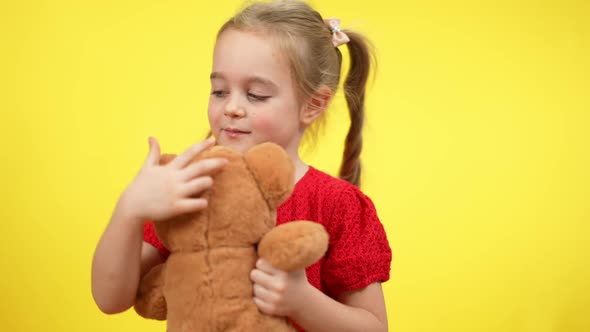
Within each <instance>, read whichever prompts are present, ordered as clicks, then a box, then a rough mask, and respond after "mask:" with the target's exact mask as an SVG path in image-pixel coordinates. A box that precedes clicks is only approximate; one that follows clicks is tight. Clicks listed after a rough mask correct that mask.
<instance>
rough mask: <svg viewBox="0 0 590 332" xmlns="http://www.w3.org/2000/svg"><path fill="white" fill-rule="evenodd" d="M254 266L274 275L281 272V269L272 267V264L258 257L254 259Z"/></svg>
mask: <svg viewBox="0 0 590 332" xmlns="http://www.w3.org/2000/svg"><path fill="white" fill-rule="evenodd" d="M256 268H257V269H259V270H261V271H264V272H266V273H268V274H271V275H276V274H280V273H281V272H283V271H281V270H279V269H277V268H275V267H273V266H272V265H270V264H269V263H268V262H267V261H265V260H264V259H262V258H259V259H258V261H256Z"/></svg>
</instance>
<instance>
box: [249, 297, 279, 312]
mask: <svg viewBox="0 0 590 332" xmlns="http://www.w3.org/2000/svg"><path fill="white" fill-rule="evenodd" d="M253 300H254V304H256V306H257V307H258V309H260V311H262V312H264V313H265V314H269V315H274V314H275V313H274V306H272V305H270V304H268V303H266V302H264V301H262V300H261V299H259V298H256V297H255V298H254V299H253Z"/></svg>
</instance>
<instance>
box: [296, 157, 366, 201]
mask: <svg viewBox="0 0 590 332" xmlns="http://www.w3.org/2000/svg"><path fill="white" fill-rule="evenodd" d="M295 191H297V192H299V193H302V194H311V193H313V194H314V196H315V195H317V196H319V197H322V198H326V199H328V200H334V201H340V202H342V201H341V200H342V199H345V200H351V199H352V200H360V201H370V200H371V199H370V198H369V197H368V196H367V195H366V194H365V193H363V192H362V191H361V190H360V189H359V188H358V187H357V186H355V185H353V184H351V183H350V182H347V181H345V180H342V179H340V178H337V177H334V176H332V175H330V174H328V173H325V172H323V171H321V170H319V169H317V168H315V167H313V166H309V170H308V171H307V173H305V175H304V176H303V177H302V178H301V180H299V182H297V184H296V185H295Z"/></svg>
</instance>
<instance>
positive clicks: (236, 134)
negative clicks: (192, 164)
mask: <svg viewBox="0 0 590 332" xmlns="http://www.w3.org/2000/svg"><path fill="white" fill-rule="evenodd" d="M300 110H301V104H300V103H299V102H298V100H297V97H296V90H295V85H294V82H293V81H292V79H291V73H290V69H289V65H288V62H287V59H285V58H284V57H283V56H281V54H279V52H278V51H277V50H276V49H275V48H274V47H273V44H272V42H271V41H270V39H268V38H265V35H262V34H256V33H253V32H242V31H239V30H236V29H228V30H226V31H224V32H223V33H222V34H221V35H220V36H219V39H218V40H217V44H216V45H215V51H214V54H213V70H212V72H211V96H210V99H209V124H210V126H211V131H212V133H213V135H214V136H215V138H216V139H217V143H218V144H220V145H224V146H229V147H232V148H234V149H236V150H238V151H240V152H245V151H247V150H248V149H249V148H251V147H252V146H254V145H256V144H259V143H263V142H273V143H276V144H278V145H280V146H282V147H283V148H284V149H285V150H287V152H288V153H289V154H290V155H293V154H296V153H297V148H298V146H299V141H300V140H301V135H302V133H303V132H302V130H301V126H300V121H299V113H300Z"/></svg>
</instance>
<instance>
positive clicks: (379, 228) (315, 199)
mask: <svg viewBox="0 0 590 332" xmlns="http://www.w3.org/2000/svg"><path fill="white" fill-rule="evenodd" d="M294 220H310V221H315V222H318V223H321V224H322V225H323V226H324V227H325V228H326V230H327V231H328V233H329V235H330V244H329V247H328V252H327V253H326V255H325V256H324V257H322V258H321V259H320V260H319V261H318V262H317V263H315V264H314V265H312V266H310V267H308V268H307V269H306V273H307V279H308V280H309V283H310V284H311V285H313V286H314V287H316V288H318V289H319V290H321V291H322V292H323V293H325V294H327V295H328V296H330V297H335V296H336V295H338V294H339V293H341V292H344V291H350V290H356V289H361V288H364V287H366V286H368V285H369V284H371V283H373V282H384V281H387V280H388V279H389V270H390V263H391V249H390V247H389V243H388V241H387V237H386V234H385V230H384V229H383V225H382V224H381V222H380V221H379V218H378V217H377V212H376V211H375V207H374V205H373V203H372V202H371V200H370V199H369V198H368V197H367V196H365V195H364V194H363V193H362V192H361V191H360V190H359V189H358V188H357V187H355V186H353V185H351V184H350V183H348V182H346V181H343V180H340V179H337V178H334V177H332V176H330V175H328V174H326V173H324V172H321V171H319V170H317V169H315V168H313V167H309V170H308V171H307V173H306V174H305V175H304V176H303V177H302V178H301V180H299V182H297V184H296V185H295V189H294V190H293V193H292V194H291V197H289V199H288V200H287V201H286V202H284V203H283V204H282V205H281V206H279V208H278V210H277V224H278V225H280V224H284V223H287V222H289V221H294ZM144 240H145V241H146V242H149V243H151V244H152V245H154V247H156V248H158V249H159V251H160V252H161V253H162V255H164V257H167V256H168V255H169V252H168V250H167V249H166V248H164V246H162V244H161V242H160V241H159V240H158V238H157V237H156V235H155V232H154V227H153V224H152V223H145V225H144Z"/></svg>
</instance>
